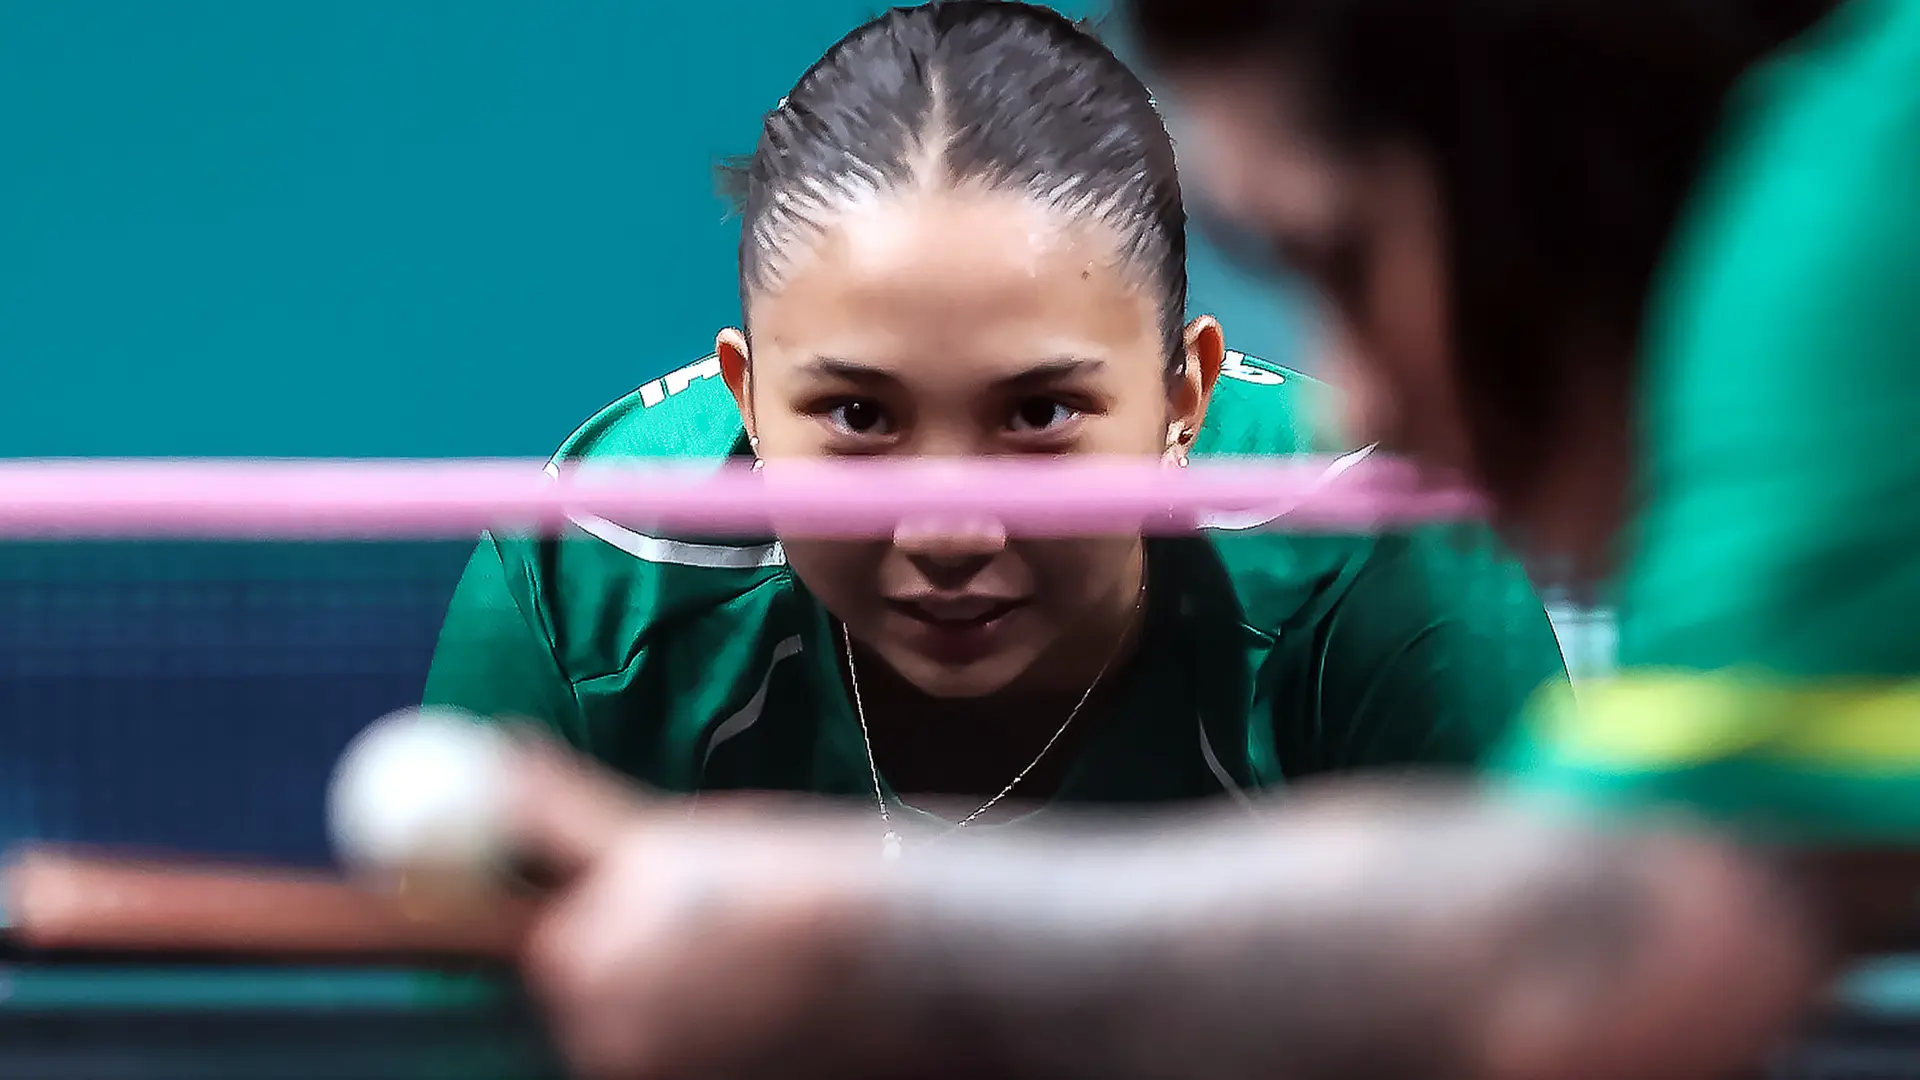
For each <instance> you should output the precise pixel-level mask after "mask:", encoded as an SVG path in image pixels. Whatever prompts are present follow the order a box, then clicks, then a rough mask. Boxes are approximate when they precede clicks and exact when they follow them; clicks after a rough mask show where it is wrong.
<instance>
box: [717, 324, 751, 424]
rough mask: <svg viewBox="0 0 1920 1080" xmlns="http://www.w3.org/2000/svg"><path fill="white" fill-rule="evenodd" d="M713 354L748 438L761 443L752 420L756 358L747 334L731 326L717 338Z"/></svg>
mask: <svg viewBox="0 0 1920 1080" xmlns="http://www.w3.org/2000/svg"><path fill="white" fill-rule="evenodd" d="M713 353H714V355H715V356H717V357H719V358H720V379H721V381H722V382H725V383H726V384H727V391H728V392H729V393H731V394H732V395H733V403H734V405H735V406H736V407H737V408H739V410H740V422H741V423H743V424H745V425H746V428H747V437H748V438H750V439H758V438H759V437H760V433H759V431H758V430H756V425H755V424H754V420H753V363H752V360H753V356H752V354H751V353H750V352H749V351H748V349H747V335H746V333H745V332H744V331H742V330H741V329H740V328H739V327H737V326H729V327H727V328H726V329H725V330H722V331H720V332H719V333H718V334H715V335H714V337H713Z"/></svg>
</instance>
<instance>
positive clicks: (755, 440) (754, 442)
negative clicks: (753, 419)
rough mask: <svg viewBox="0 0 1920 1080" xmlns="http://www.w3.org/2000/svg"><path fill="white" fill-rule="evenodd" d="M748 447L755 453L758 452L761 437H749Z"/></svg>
mask: <svg viewBox="0 0 1920 1080" xmlns="http://www.w3.org/2000/svg"><path fill="white" fill-rule="evenodd" d="M747 445H748V446H749V447H752V448H753V450H754V451H755V452H758V451H759V449H760V436H758V435H749V436H747Z"/></svg>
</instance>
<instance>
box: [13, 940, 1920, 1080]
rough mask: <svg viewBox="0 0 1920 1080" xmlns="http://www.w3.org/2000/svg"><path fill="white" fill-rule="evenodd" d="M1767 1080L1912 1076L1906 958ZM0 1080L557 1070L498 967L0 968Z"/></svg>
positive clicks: (1918, 1064)
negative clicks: (25, 1079) (1771, 1078)
mask: <svg viewBox="0 0 1920 1080" xmlns="http://www.w3.org/2000/svg"><path fill="white" fill-rule="evenodd" d="M1843 997H1844V999H1845V1007H1844V1008H1842V1009H1841V1010H1839V1011H1838V1012H1837V1013H1836V1014H1835V1015H1834V1016H1833V1017H1831V1018H1828V1019H1826V1020H1823V1021H1822V1023H1820V1024H1819V1025H1817V1026H1816V1028H1815V1029H1814V1030H1813V1031H1812V1032H1811V1033H1810V1034H1809V1036H1808V1038H1807V1039H1805V1040H1803V1041H1802V1042H1801V1043H1800V1044H1799V1045H1798V1046H1797V1047H1796V1048H1795V1049H1794V1050H1792V1051H1791V1052H1789V1053H1788V1054H1786V1055H1784V1056H1783V1057H1782V1058H1781V1059H1780V1060H1779V1061H1778V1062H1777V1063H1776V1064H1775V1065H1774V1066H1773V1068H1772V1069H1771V1070H1769V1072H1770V1075H1771V1076H1772V1077H1773V1078H1774V1080H1839V1078H1842V1077H1844V1078H1846V1080H1882V1078H1884V1080H1895V1078H1900V1080H1906V1078H1911V1077H1914V1076H1920V960H1905V959H1903V960H1900V961H1893V962H1888V963H1884V964H1880V965H1873V966H1870V967H1868V968H1866V969H1863V971H1862V972H1861V973H1860V974H1858V975H1857V976H1856V977H1855V978H1854V979H1852V980H1851V981H1850V982H1849V984H1848V985H1847V988H1846V990H1845V993H1844V995H1843ZM0 1077H6V1078H10V1080H11V1078H23V1080H24V1078H36V1080H38V1078H47V1080H54V1078H58V1080H565V1071H564V1070H563V1069H562V1068H561V1067H560V1065H559V1064H558V1061H557V1058H556V1056H555V1055H554V1054H553V1052H552V1049H551V1047H550V1046H549V1044H548V1042H547V1040H546V1038H545V1035H544V1033H543V1032H542V1030H541V1025H540V1024H539V1022H538V1020H537V1019H536V1018H535V1014H534V1011H533V1010H532V1009H531V1008H530V1007H529V1006H528V1004H527V1003H526V1001H525V1000H524V998H523V997H522V995H521V994H520V993H519V991H518V989H517V988H516V986H515V984H514V981H513V979H512V978H511V977H510V976H509V975H508V974H507V973H504V972H500V971H491V970H483V969H472V970H462V971H455V970H445V971H429V970H424V969H407V968H323V967H291V966H276V965H266V964H258V965H252V964H220V965H214V964H159V963H153V962H148V961H143V962H140V963H134V962H116V961H114V960H112V959H103V958H89V959H87V960H84V961H67V960H62V961H58V962H50V961H40V960H15V961H9V962H6V963H0Z"/></svg>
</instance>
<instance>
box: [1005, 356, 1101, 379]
mask: <svg viewBox="0 0 1920 1080" xmlns="http://www.w3.org/2000/svg"><path fill="white" fill-rule="evenodd" d="M1106 366H1107V362H1106V361H1105V360H1096V359H1093V358H1091V357H1084V356H1055V357H1050V358H1048V359H1045V360H1040V361H1037V362H1035V363H1032V364H1029V365H1027V366H1026V367H1025V368H1023V369H1021V370H1020V371H1017V372H1015V373H1013V374H1012V375H1008V376H1006V377H1005V378H1003V379H1000V380H998V381H999V384H1000V385H1002V386H1024V385H1029V384H1032V383H1044V382H1052V381H1054V380H1056V379H1064V378H1066V377H1068V376H1070V375H1092V374H1094V373H1095V372H1097V371H1099V370H1100V369H1101V368H1104V367H1106Z"/></svg>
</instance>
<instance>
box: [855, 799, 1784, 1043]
mask: <svg viewBox="0 0 1920 1080" xmlns="http://www.w3.org/2000/svg"><path fill="white" fill-rule="evenodd" d="M895 869H896V872H895V873H894V874H893V875H891V877H890V879H889V880H888V881H887V883H886V884H885V885H884V886H883V888H882V890H881V896H882V898H883V904H884V908H883V912H882V914H881V917H879V918H877V919H875V920H872V921H871V922H869V923H867V924H866V925H865V926H864V927H863V928H862V929H861V931H860V933H859V934H858V935H857V938H858V940H859V943H860V949H861V951H862V955H863V956H864V957H865V958H866V962H864V963H863V964H862V965H860V967H859V974H858V975H857V976H856V983H857V984H858V986H859V990H860V992H859V993H857V994H855V995H853V997H852V998H851V999H850V1000H857V1001H858V1002H860V1003H861V1008H863V1009H864V1010H866V1011H867V1012H868V1014H869V1015H868V1016H867V1017H866V1022H868V1023H871V1024H875V1025H885V1026H886V1027H887V1029H888V1030H890V1031H891V1032H892V1034H893V1035H894V1036H895V1037H897V1038H898V1039H899V1041H900V1045H902V1046H911V1047H913V1048H914V1051H913V1053H914V1054H915V1055H916V1058H917V1059H918V1060H916V1061H915V1062H914V1068H915V1070H916V1071H922V1072H926V1071H937V1072H939V1073H941V1074H952V1075H970V1076H981V1075H989V1074H997V1075H1003V1076H1005V1075H1018V1076H1044V1077H1050V1078H1063V1077H1075V1076H1088V1077H1101V1078H1106V1080H1113V1078H1126V1077H1138V1078H1143V1080H1144V1078H1149V1077H1176V1076H1178V1077H1192V1076H1205V1077H1208V1078H1209V1080H1228V1078H1238V1077H1247V1078H1254V1077H1258V1078H1261V1080H1275V1078H1299V1080H1319V1078H1342V1080H1346V1078H1354V1077H1375V1076H1378V1077H1394V1078H1404V1077H1409V1076H1428V1077H1475V1078H1478V1077H1501V1078H1505V1077H1513V1078H1516V1080H1518V1078H1531V1077H1535V1076H1545V1075H1552V1076H1554V1077H1556V1078H1560V1080H1564V1078H1567V1077H1592V1078H1595V1080H1598V1078H1601V1077H1621V1078H1628V1077H1640V1076H1651V1075H1658V1076H1662V1077H1669V1078H1686V1077H1710V1076H1717V1075H1721V1074H1722V1073H1723V1072H1724V1071H1725V1070H1726V1069H1728V1068H1729V1067H1733V1066H1738V1065H1740V1064H1744V1063H1746V1062H1748V1061H1750V1060H1751V1059H1752V1058H1753V1057H1754V1056H1756V1055H1758V1054H1759V1053H1761V1052H1762V1051H1764V1050H1765V1049H1766V1047H1767V1046H1768V1045H1769V1041H1770V1039H1771V1038H1772V1037H1773V1036H1774V1035H1776V1034H1778V1033H1779V1032H1780V1031H1781V1030H1782V1029H1783V1028H1784V1027H1786V1026H1787V1025H1789V1024H1790V1023H1791V1021H1792V1019H1793V1017H1794V1016H1795V1015H1796V1014H1797V1013H1798V1011H1799V1009H1800V1007H1801V1006H1802V1005H1803V1003H1804V1002H1805V1001H1806V999H1807V997H1808V995H1809V994H1810V993H1811V992H1812V990H1813V988H1814V987H1815V986H1816V985H1817V980H1818V975H1819V963H1818V957H1817V951H1816V949H1815V947H1814V944H1813V939H1812V937H1811V936H1810V934H1809V933H1808V930H1807V922H1806V920H1805V919H1803V917H1802V915H1801V912H1800V910H1799V907H1798V905H1796V904H1795V903H1793V902H1792V901H1791V899H1790V898H1789V895H1788V893H1787V892H1786V890H1784V889H1782V888H1780V887H1779V885H1778V883H1777V882H1776V881H1775V879H1774V877H1773V876H1772V874H1771V873H1769V872H1768V870H1767V869H1766V868H1765V867H1763V866H1760V865H1758V864H1757V863H1755V862H1752V861H1750V860H1747V859H1745V858H1743V857H1741V856H1739V855H1737V854H1736V853H1734V852H1732V851H1730V850H1728V849H1725V848H1723V847H1720V846H1719V845H1717V844H1715V843H1712V842H1710V841H1708V840H1706V839H1703V838H1700V837H1697V836H1689V835H1685V834H1680V833H1635V832H1627V831H1607V830H1601V829H1597V828H1593V827H1590V826H1587V825H1584V824H1581V823H1578V822H1574V821H1569V820H1552V819H1548V818H1543V817H1538V816H1535V815H1531V814H1523V813H1520V812H1518V811H1516V810H1513V809H1510V808H1505V807H1497V806H1493V805H1490V804H1488V803H1486V802H1484V801H1482V800H1479V799H1477V798H1474V797H1472V796H1470V795H1468V794H1466V793H1444V792H1425V793H1417V794H1416V793H1408V792H1403V791H1397V790H1395V791H1382V792H1380V793H1379V794H1377V795H1370V794H1364V793H1363V794H1337V795H1331V796H1310V797H1307V798H1296V799H1295V800H1293V801H1291V802H1289V803H1288V804H1287V809H1285V810H1284V811H1282V812H1279V813H1276V814H1274V815H1272V816H1271V817H1269V818H1267V819H1265V820H1262V821H1248V820H1245V819H1240V820H1234V821H1207V822H1188V823H1183V824H1181V825H1179V826H1175V827H1167V828H1162V829H1156V830H1154V831H1153V832H1152V833H1150V834H1143V833H1140V832H1089V833H1085V834H1076V833H1059V834H1054V835H1048V836H1043V837H1033V838H1027V839H1022V840H1011V839H997V838H996V839H980V840H975V841H974V842H973V843H972V844H969V845H965V846H955V847H952V848H949V849H939V848H935V849H928V850H926V851H924V852H919V853H915V852H911V851H910V852H909V854H908V856H907V858H906V859H904V860H902V862H901V864H900V865H899V866H898V867H897V868H895ZM922 1055H924V1056H922ZM932 1065H937V1066H939V1068H938V1069H932V1070H930V1069H929V1068H928V1066H932Z"/></svg>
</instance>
